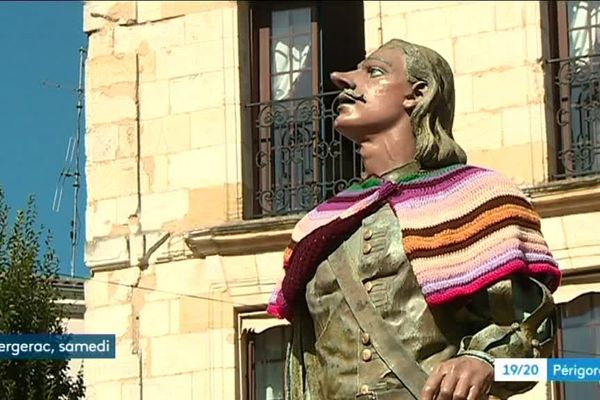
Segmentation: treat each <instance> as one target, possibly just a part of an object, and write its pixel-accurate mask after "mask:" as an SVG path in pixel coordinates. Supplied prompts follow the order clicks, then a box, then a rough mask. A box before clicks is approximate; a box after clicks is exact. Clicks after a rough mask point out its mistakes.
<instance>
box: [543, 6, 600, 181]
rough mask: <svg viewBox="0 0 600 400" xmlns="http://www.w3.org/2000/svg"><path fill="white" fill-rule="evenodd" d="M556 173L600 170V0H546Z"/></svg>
mask: <svg viewBox="0 0 600 400" xmlns="http://www.w3.org/2000/svg"><path fill="white" fill-rule="evenodd" d="M541 6H542V10H543V11H544V12H545V13H546V15H547V18H546V24H547V25H546V27H547V34H548V38H549V41H548V45H549V46H548V52H549V54H548V57H547V59H546V65H545V66H546V71H547V73H548V74H550V76H549V79H548V80H547V82H550V84H551V86H552V87H551V88H549V89H550V93H551V96H550V99H551V102H550V103H551V105H550V106H551V112H552V119H551V121H552V123H551V125H550V126H549V128H550V131H551V132H553V133H554V135H552V136H551V137H550V140H549V142H550V151H551V152H552V153H554V157H555V160H554V164H555V168H553V169H554V171H551V172H552V176H553V177H554V178H555V179H562V178H571V177H581V176H586V175H592V174H598V173H600V1H556V2H554V1H550V2H546V1H542V2H541Z"/></svg>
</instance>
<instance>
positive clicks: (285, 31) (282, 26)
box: [271, 10, 290, 37]
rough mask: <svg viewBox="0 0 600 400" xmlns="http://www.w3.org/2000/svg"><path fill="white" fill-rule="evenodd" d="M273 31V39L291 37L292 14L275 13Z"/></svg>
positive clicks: (272, 16) (272, 24)
mask: <svg viewBox="0 0 600 400" xmlns="http://www.w3.org/2000/svg"><path fill="white" fill-rule="evenodd" d="M271 29H272V35H273V37H276V36H282V35H283V36H288V35H290V12H289V10H286V11H273V13H272V14H271Z"/></svg>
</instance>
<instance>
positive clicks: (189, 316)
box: [176, 294, 214, 333]
mask: <svg viewBox="0 0 600 400" xmlns="http://www.w3.org/2000/svg"><path fill="white" fill-rule="evenodd" d="M201 296H203V297H207V298H209V297H210V296H209V295H208V294H203V295H201ZM213 303H214V302H213V301H211V300H209V299H201V298H192V297H185V296H182V297H181V298H180V299H179V300H178V301H177V304H178V307H177V308H178V310H177V311H179V313H178V316H177V318H178V319H179V326H178V327H177V328H176V329H177V332H178V333H200V332H205V331H207V330H208V327H209V324H210V319H211V317H212V315H211V308H212V307H213Z"/></svg>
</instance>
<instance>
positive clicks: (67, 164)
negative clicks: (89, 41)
mask: <svg viewBox="0 0 600 400" xmlns="http://www.w3.org/2000/svg"><path fill="white" fill-rule="evenodd" d="M86 56H87V50H86V49H84V48H80V49H79V83H78V85H77V88H76V89H75V92H76V94H77V124H76V129H75V133H74V134H73V136H71V137H69V143H68V145H67V152H66V154H65V160H64V165H63V168H62V170H61V171H60V174H59V176H58V181H57V182H56V189H55V190H54V199H53V201H52V210H53V211H54V212H59V211H60V206H61V202H62V197H63V192H64V188H65V184H66V183H67V181H70V182H71V185H72V187H73V210H72V217H71V229H70V232H69V236H70V239H71V277H74V276H75V262H76V259H77V244H78V240H79V194H80V193H79V192H80V188H81V137H82V130H83V106H84V94H85V91H84V76H85V59H86ZM44 85H46V86H53V87H55V88H57V89H63V88H65V87H64V86H62V85H59V84H49V83H47V82H44Z"/></svg>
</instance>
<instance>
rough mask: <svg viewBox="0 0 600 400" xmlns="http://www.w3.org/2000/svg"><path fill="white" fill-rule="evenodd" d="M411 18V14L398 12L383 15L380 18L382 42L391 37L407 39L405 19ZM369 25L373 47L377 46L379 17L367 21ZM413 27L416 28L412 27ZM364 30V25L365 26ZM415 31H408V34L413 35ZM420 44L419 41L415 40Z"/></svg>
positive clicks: (407, 27) (407, 29)
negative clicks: (396, 13) (387, 15)
mask: <svg viewBox="0 0 600 400" xmlns="http://www.w3.org/2000/svg"><path fill="white" fill-rule="evenodd" d="M409 18H412V16H411V15H406V14H398V15H394V16H392V17H383V18H382V19H381V26H382V28H383V29H382V33H383V43H385V42H387V41H388V40H391V39H404V40H409V39H408V37H409V32H410V31H409V26H408V22H407V20H408V19H409ZM369 24H370V25H371V27H370V28H371V32H372V33H371V34H372V35H374V46H373V47H374V48H377V47H379V18H375V19H373V20H372V21H369ZM413 29H416V28H414V27H413ZM365 32H366V27H365ZM415 33H416V32H415V31H412V32H410V34H412V35H415ZM383 43H382V44H383ZM417 43H419V44H421V42H417Z"/></svg>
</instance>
